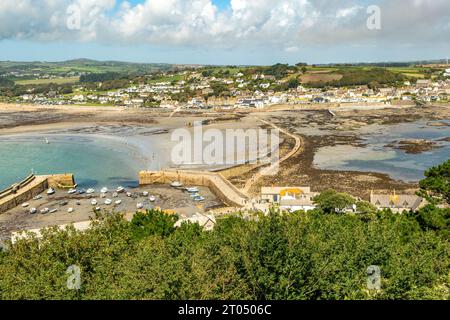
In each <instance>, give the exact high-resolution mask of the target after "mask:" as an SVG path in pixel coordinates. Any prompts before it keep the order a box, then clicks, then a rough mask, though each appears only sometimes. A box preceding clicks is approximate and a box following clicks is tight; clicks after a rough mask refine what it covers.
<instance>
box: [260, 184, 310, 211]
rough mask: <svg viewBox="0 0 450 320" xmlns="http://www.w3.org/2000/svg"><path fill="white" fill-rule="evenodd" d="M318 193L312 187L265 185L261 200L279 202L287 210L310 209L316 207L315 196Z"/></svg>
mask: <svg viewBox="0 0 450 320" xmlns="http://www.w3.org/2000/svg"><path fill="white" fill-rule="evenodd" d="M316 195H317V193H315V192H311V188H310V187H263V188H261V201H262V202H263V203H268V204H278V205H279V206H280V209H282V210H286V211H290V212H293V211H301V210H303V211H310V210H313V209H315V208H316V205H315V204H314V201H313V198H314V197H315V196H316Z"/></svg>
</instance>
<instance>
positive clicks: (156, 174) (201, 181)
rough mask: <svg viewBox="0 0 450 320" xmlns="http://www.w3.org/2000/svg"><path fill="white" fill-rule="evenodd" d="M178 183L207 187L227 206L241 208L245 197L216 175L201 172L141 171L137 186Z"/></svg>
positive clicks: (245, 199)
mask: <svg viewBox="0 0 450 320" xmlns="http://www.w3.org/2000/svg"><path fill="white" fill-rule="evenodd" d="M174 181H180V182H181V183H183V184H184V185H188V186H203V187H208V188H209V189H210V190H211V192H213V193H214V194H215V195H216V196H217V197H218V198H219V199H220V200H221V201H222V202H224V203H225V204H226V205H229V206H238V207H242V206H243V205H244V204H245V201H247V197H246V196H245V195H244V194H243V193H241V192H240V191H239V190H238V189H237V188H236V187H235V186H233V185H232V184H231V183H230V182H229V181H228V180H227V179H225V178H224V177H223V176H221V175H220V174H217V173H211V172H202V171H181V170H180V171H176V170H174V171H170V170H166V171H142V172H140V173H139V184H140V185H150V184H157V183H161V184H170V183H172V182H174Z"/></svg>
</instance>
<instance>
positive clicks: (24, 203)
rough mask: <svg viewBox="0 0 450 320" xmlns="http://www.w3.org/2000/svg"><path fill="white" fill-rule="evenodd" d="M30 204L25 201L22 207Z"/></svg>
mask: <svg viewBox="0 0 450 320" xmlns="http://www.w3.org/2000/svg"><path fill="white" fill-rule="evenodd" d="M29 205H30V204H29V203H28V202H25V203H24V204H23V205H22V208H26V207H28V206H29Z"/></svg>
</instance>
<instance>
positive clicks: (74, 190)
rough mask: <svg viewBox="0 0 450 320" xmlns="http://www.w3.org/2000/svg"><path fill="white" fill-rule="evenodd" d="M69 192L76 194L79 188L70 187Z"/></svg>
mask: <svg viewBox="0 0 450 320" xmlns="http://www.w3.org/2000/svg"><path fill="white" fill-rule="evenodd" d="M67 193H68V194H75V193H77V189H73V188H72V189H70V190H69V191H67Z"/></svg>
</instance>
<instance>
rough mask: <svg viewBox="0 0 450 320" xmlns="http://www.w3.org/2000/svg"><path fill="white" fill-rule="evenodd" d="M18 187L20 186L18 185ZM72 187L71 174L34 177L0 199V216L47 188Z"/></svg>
mask: <svg viewBox="0 0 450 320" xmlns="http://www.w3.org/2000/svg"><path fill="white" fill-rule="evenodd" d="M18 185H20V184H18ZM73 185H74V176H73V174H56V175H49V176H36V177H34V179H31V180H30V182H29V183H28V184H26V185H21V188H19V189H18V190H17V192H15V193H10V194H9V195H7V196H5V197H4V198H1V199H0V214H1V213H4V212H6V211H8V210H11V209H13V208H15V207H17V206H19V205H21V204H23V203H25V202H27V201H29V200H31V199H33V197H35V196H37V195H39V194H41V193H43V192H44V191H46V190H47V189H48V188H55V189H58V188H67V187H71V186H73Z"/></svg>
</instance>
